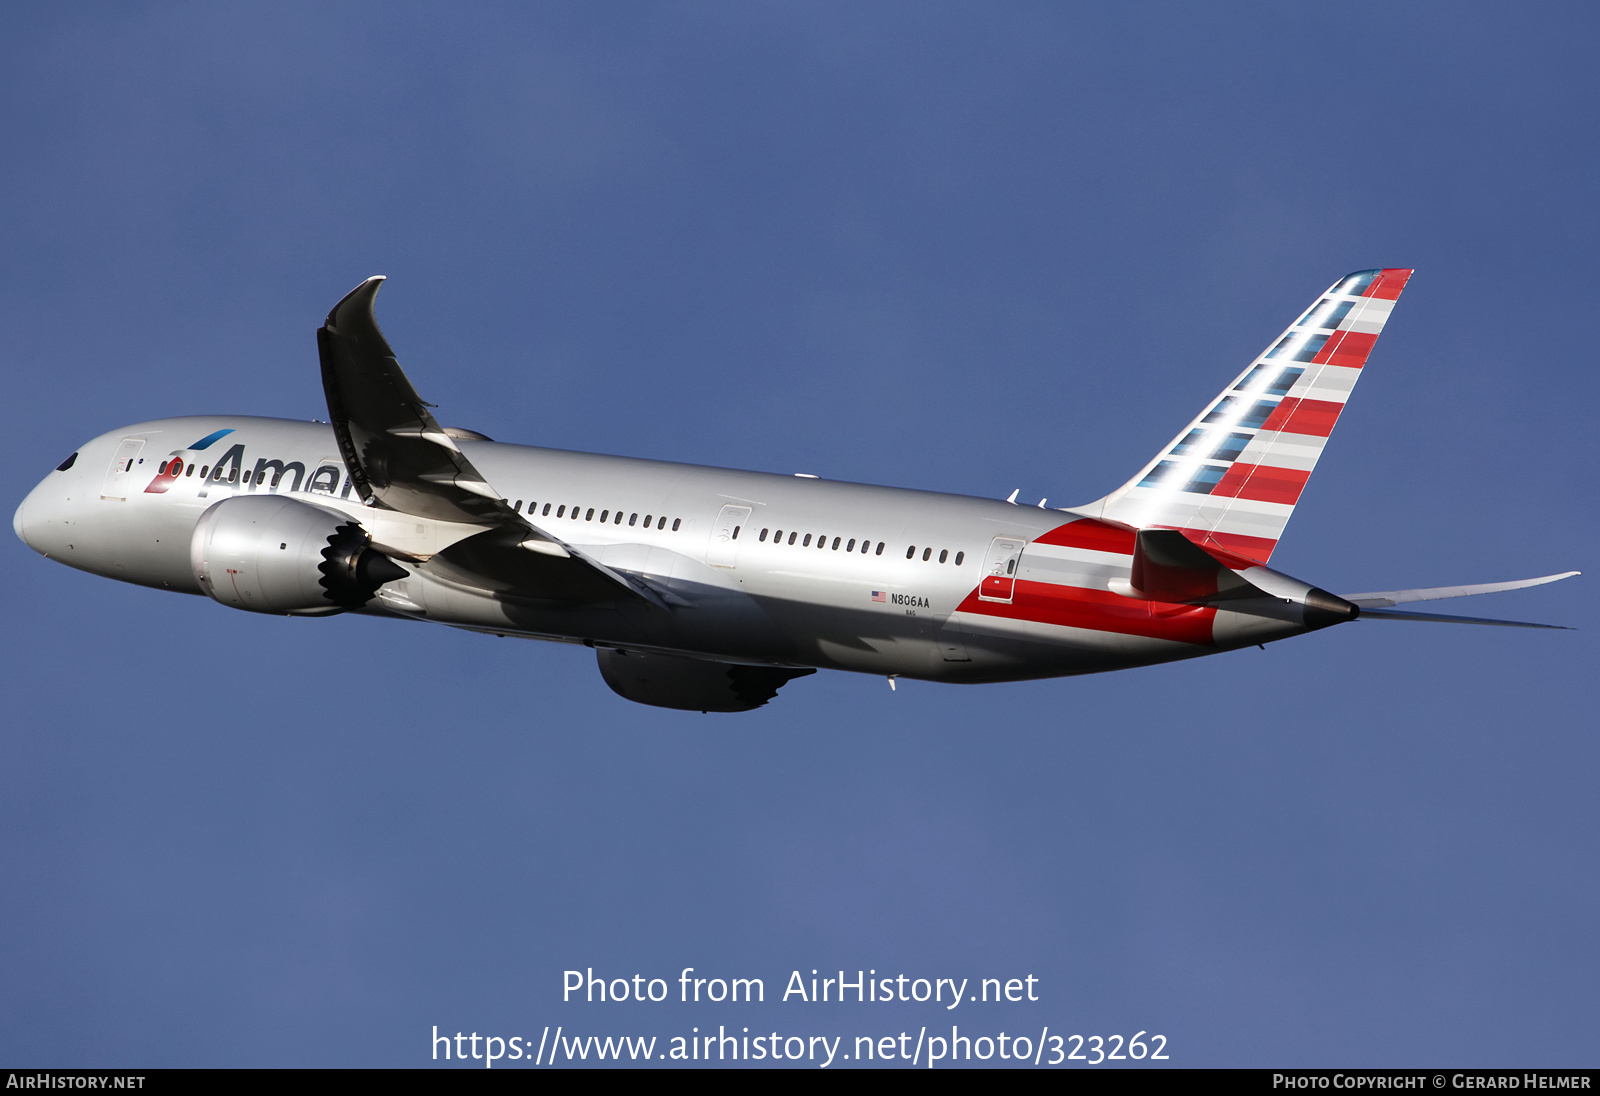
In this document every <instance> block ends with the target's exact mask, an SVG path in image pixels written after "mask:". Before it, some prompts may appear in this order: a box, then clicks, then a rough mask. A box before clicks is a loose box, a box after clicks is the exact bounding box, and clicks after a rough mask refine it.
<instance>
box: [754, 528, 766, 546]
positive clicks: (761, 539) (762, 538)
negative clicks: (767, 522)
mask: <svg viewBox="0 0 1600 1096" xmlns="http://www.w3.org/2000/svg"><path fill="white" fill-rule="evenodd" d="M756 540H757V541H758V542H760V543H762V544H765V543H766V542H767V531H766V530H765V529H763V530H761V535H760V536H759V537H757V538H756Z"/></svg>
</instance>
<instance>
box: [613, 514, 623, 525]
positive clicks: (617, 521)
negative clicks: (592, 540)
mask: <svg viewBox="0 0 1600 1096" xmlns="http://www.w3.org/2000/svg"><path fill="white" fill-rule="evenodd" d="M611 524H612V525H621V524H622V511H621V510H618V511H617V516H616V517H614V518H612V519H611Z"/></svg>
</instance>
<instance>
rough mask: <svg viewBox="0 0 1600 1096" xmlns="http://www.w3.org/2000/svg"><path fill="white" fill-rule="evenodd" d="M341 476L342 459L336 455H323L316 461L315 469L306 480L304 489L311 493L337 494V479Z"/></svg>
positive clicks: (342, 468) (342, 470) (342, 474)
mask: <svg viewBox="0 0 1600 1096" xmlns="http://www.w3.org/2000/svg"><path fill="white" fill-rule="evenodd" d="M343 477H344V461H342V460H340V459H339V458H338V457H323V458H322V459H321V460H320V461H318V462H317V470H316V471H315V472H313V473H311V478H310V479H309V480H307V481H306V490H307V491H310V492H311V493H312V494H313V495H335V494H338V492H339V480H340V479H342V478H343Z"/></svg>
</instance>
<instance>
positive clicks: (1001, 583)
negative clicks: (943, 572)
mask: <svg viewBox="0 0 1600 1096" xmlns="http://www.w3.org/2000/svg"><path fill="white" fill-rule="evenodd" d="M1027 543H1028V542H1027V541H1025V540H1020V539H1018V538H1016V537H995V538H994V541H993V543H991V544H990V545H989V555H988V557H987V558H986V559H985V560H984V561H983V582H982V583H980V584H979V586H978V599H979V600H980V601H1004V602H1009V601H1010V600H1011V595H1012V594H1013V593H1014V592H1015V590H1016V585H1017V564H1018V562H1019V561H1020V560H1021V559H1022V549H1023V546H1024V545H1026V544H1027Z"/></svg>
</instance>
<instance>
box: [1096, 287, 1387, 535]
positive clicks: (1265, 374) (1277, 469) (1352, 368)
mask: <svg viewBox="0 0 1600 1096" xmlns="http://www.w3.org/2000/svg"><path fill="white" fill-rule="evenodd" d="M1410 277H1411V271H1409V270H1398V269H1386V270H1361V271H1357V272H1356V273H1354V274H1349V275H1346V276H1345V277H1343V278H1341V279H1339V281H1337V282H1335V283H1334V284H1333V286H1332V287H1330V288H1329V289H1328V291H1327V292H1326V293H1323V294H1322V295H1321V296H1319V297H1318V298H1317V299H1316V301H1314V302H1313V303H1312V305H1311V307H1310V308H1309V309H1308V310H1307V311H1306V312H1305V314H1304V315H1302V316H1301V317H1300V318H1299V319H1298V320H1297V321H1295V323H1294V324H1293V326H1291V327H1290V328H1289V329H1288V330H1287V331H1285V332H1284V333H1283V334H1282V335H1281V336H1279V337H1278V338H1277V339H1275V340H1274V341H1273V343H1272V345H1271V346H1269V347H1268V348H1267V349H1266V350H1265V351H1264V352H1263V353H1262V354H1261V356H1260V357H1258V358H1256V360H1255V361H1253V362H1251V363H1250V366H1249V368H1247V369H1246V370H1245V371H1244V372H1243V373H1242V374H1240V376H1239V378H1238V379H1237V380H1236V381H1235V382H1234V383H1233V384H1232V385H1230V386H1229V387H1228V388H1227V389H1226V390H1225V391H1223V393H1222V394H1221V395H1219V396H1218V397H1217V398H1216V399H1214V400H1212V401H1211V403H1210V404H1209V405H1208V406H1207V407H1206V409H1205V410H1204V411H1202V412H1201V413H1200V416H1199V417H1198V418H1196V419H1195V420H1194V421H1193V422H1192V423H1190V424H1189V425H1188V426H1187V427H1185V428H1184V430H1183V432H1182V433H1180V434H1179V435H1178V436H1177V437H1176V438H1174V439H1173V441H1172V444H1170V445H1168V446H1167V447H1166V448H1165V449H1163V450H1162V451H1161V452H1160V453H1159V454H1157V456H1156V458H1155V459H1154V460H1152V461H1151V462H1150V463H1149V464H1148V465H1146V466H1145V467H1144V469H1143V470H1141V471H1140V472H1139V474H1138V475H1137V476H1135V477H1133V479H1131V480H1129V481H1128V482H1127V483H1126V484H1124V485H1123V486H1122V487H1120V488H1118V489H1117V490H1116V491H1113V492H1112V493H1111V494H1109V495H1107V496H1106V497H1105V498H1103V499H1101V500H1100V501H1099V502H1096V503H1092V504H1090V505H1088V506H1083V507H1074V511H1075V512H1077V513H1082V514H1085V515H1089V516H1093V517H1098V518H1104V519H1105V520H1107V521H1114V522H1119V523H1121V524H1124V525H1131V526H1134V527H1135V528H1140V529H1148V528H1165V529H1182V530H1184V531H1185V532H1186V533H1188V534H1190V536H1191V537H1192V538H1193V539H1195V540H1197V541H1200V542H1201V543H1207V544H1212V545H1215V546H1216V547H1219V548H1224V549H1226V550H1228V551H1230V552H1235V553H1237V554H1239V555H1243V556H1247V557H1249V558H1251V559H1254V560H1259V561H1260V562H1262V563H1265V562H1266V561H1267V560H1268V559H1269V558H1271V556H1272V550H1273V549H1274V548H1275V547H1277V543H1278V538H1279V537H1280V536H1282V535H1283V527H1284V526H1285V525H1286V524H1287V523H1288V521H1289V515H1290V514H1292V513H1294V505H1295V503H1296V502H1297V501H1299V499H1300V492H1301V490H1302V489H1304V487H1305V485H1306V480H1307V479H1309V478H1310V476H1311V472H1312V469H1314V468H1315V467H1316V465H1317V458H1318V457H1319V456H1321V455H1322V447H1323V445H1324V444H1325V443H1326V442H1327V440H1328V435H1329V434H1330V433H1332V431H1333V425H1334V423H1335V422H1337V421H1338V419H1339V412H1341V411H1342V410H1344V405H1345V401H1346V400H1347V399H1349V397H1350V391H1351V389H1353V388H1354V387H1355V384H1356V381H1357V380H1359V379H1360V378H1361V370H1362V367H1363V366H1365V365H1366V363H1367V354H1368V352H1369V351H1370V350H1371V349H1372V344H1373V343H1374V342H1376V341H1377V338H1378V333H1379V332H1381V331H1382V330H1383V325H1384V323H1385V321H1387V320H1388V318H1389V313H1390V311H1391V310H1392V309H1393V308H1394V302H1395V301H1396V300H1397V299H1398V298H1399V296H1400V291H1401V290H1402V289H1404V288H1405V284H1406V281H1407V279H1409V278H1410Z"/></svg>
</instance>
